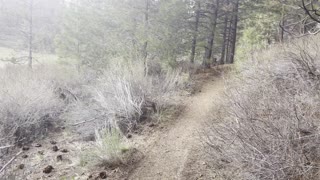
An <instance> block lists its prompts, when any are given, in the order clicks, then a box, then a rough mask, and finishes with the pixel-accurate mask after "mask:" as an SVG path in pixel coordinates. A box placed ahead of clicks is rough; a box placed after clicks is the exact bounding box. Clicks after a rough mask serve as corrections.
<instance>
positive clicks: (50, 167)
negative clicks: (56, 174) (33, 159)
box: [43, 165, 54, 174]
mask: <svg viewBox="0 0 320 180" xmlns="http://www.w3.org/2000/svg"><path fill="white" fill-rule="evenodd" d="M53 169H54V168H53V167H52V166H50V165H49V166H47V167H46V168H44V170H43V173H46V174H49V173H51V172H52V170H53Z"/></svg>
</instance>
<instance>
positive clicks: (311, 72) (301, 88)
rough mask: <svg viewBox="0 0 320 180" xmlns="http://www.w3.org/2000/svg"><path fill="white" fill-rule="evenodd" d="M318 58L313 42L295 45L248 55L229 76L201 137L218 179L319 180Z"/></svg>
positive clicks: (315, 43)
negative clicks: (221, 103)
mask: <svg viewBox="0 0 320 180" xmlns="http://www.w3.org/2000/svg"><path fill="white" fill-rule="evenodd" d="M318 52H320V47H319V43H318V42H316V41H311V40H304V41H296V42H295V44H294V45H284V46H279V47H275V48H274V49H270V50H266V51H265V52H264V53H257V54H253V55H252V59H251V60H249V61H247V62H245V63H244V64H242V66H241V68H240V69H239V71H238V72H236V73H235V74H234V75H235V76H236V77H237V78H234V79H233V80H232V81H231V82H230V83H229V87H228V89H227V92H226V97H225V99H226V104H225V106H224V107H223V108H222V110H221V112H220V113H218V114H217V115H216V117H215V121H218V123H217V122H216V123H213V124H212V125H210V128H208V129H207V131H206V133H205V135H204V137H205V140H206V141H205V142H206V143H207V145H208V146H209V148H208V149H209V153H210V154H211V155H212V157H213V159H214V160H215V162H216V163H217V165H220V166H218V167H220V168H221V167H225V169H224V170H225V171H224V172H225V173H223V177H225V178H226V177H228V173H229V178H231V179H233V178H235V177H236V178H237V179H319V165H320V137H319V133H320V130H319V125H320V121H319V118H320V114H319V108H320V99H319V95H320V94H319V79H318V77H319V76H318V72H319V70H320V66H319V62H320V56H319V55H318ZM231 169H232V170H231ZM222 171H223V170H222ZM231 171H232V172H236V174H232V175H230V172H231Z"/></svg>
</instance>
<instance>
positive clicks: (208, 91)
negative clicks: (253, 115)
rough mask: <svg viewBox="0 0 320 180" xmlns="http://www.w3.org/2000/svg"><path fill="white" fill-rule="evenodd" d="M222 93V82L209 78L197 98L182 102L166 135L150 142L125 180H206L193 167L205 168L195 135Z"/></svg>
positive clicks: (197, 169) (207, 119) (206, 120)
mask: <svg viewBox="0 0 320 180" xmlns="http://www.w3.org/2000/svg"><path fill="white" fill-rule="evenodd" d="M223 90H224V81H223V79H222V78H218V77H213V76H210V77H209V79H208V80H207V81H206V82H205V84H204V85H203V87H202V89H201V91H200V92H199V93H198V94H196V95H194V96H191V97H188V98H187V99H186V100H185V103H184V104H185V105H186V109H185V110H184V112H183V113H182V114H181V115H180V117H179V118H178V119H177V120H176V122H175V123H174V124H173V125H172V126H171V127H169V129H168V131H167V132H165V133H163V132H162V134H158V136H157V138H156V139H155V140H153V143H152V145H151V146H150V147H149V148H147V149H148V150H147V151H146V152H144V156H145V157H144V159H143V160H142V161H141V162H140V163H139V164H138V165H137V167H136V168H135V169H134V170H133V171H132V172H131V173H130V175H129V177H128V179H130V180H144V179H145V180H175V179H206V178H205V175H204V174H201V172H200V171H201V169H202V168H201V167H197V166H202V165H203V166H204V165H205V164H206V163H205V161H203V157H201V156H202V155H201V153H199V152H200V151H201V148H202V147H201V142H200V141H199V131H201V128H202V127H203V126H204V125H205V123H206V122H208V121H209V119H210V116H211V115H212V111H214V108H215V105H216V104H217V102H218V101H219V98H220V96H221V95H222V93H223ZM194 171H198V172H194ZM195 176H196V177H195Z"/></svg>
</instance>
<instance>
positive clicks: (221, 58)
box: [219, 0, 229, 64]
mask: <svg viewBox="0 0 320 180" xmlns="http://www.w3.org/2000/svg"><path fill="white" fill-rule="evenodd" d="M226 3H227V4H229V1H228V0H227V2H226ZM228 21H229V15H228V13H227V12H226V14H225V17H224V23H223V24H224V25H223V26H224V28H223V42H222V50H221V57H220V62H219V63H220V64H224V63H225V62H226V48H227V47H226V46H227V45H228V42H227V41H228V39H227V33H228Z"/></svg>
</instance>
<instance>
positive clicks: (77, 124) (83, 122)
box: [70, 118, 98, 126]
mask: <svg viewBox="0 0 320 180" xmlns="http://www.w3.org/2000/svg"><path fill="white" fill-rule="evenodd" d="M97 119H98V118H93V119H90V120H87V121H82V122H79V123H76V124H70V125H71V126H79V125H81V124H85V123H88V122H92V121H95V120H97Z"/></svg>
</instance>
